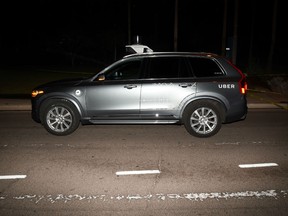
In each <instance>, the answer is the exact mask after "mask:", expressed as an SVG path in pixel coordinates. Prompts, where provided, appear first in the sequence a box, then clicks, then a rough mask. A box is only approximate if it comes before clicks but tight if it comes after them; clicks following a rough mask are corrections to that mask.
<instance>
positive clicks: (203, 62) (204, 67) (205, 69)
mask: <svg viewBox="0 0 288 216" xmlns="http://www.w3.org/2000/svg"><path fill="white" fill-rule="evenodd" d="M188 59H189V62H190V64H191V67H192V72H193V74H194V75H195V76H196V77H215V76H223V75H224V74H223V72H222V70H221V69H220V68H219V66H218V65H217V64H216V62H214V61H213V60H211V59H207V58H188Z"/></svg>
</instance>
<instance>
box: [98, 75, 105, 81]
mask: <svg viewBox="0 0 288 216" xmlns="http://www.w3.org/2000/svg"><path fill="white" fill-rule="evenodd" d="M104 80H105V75H104V74H100V75H99V76H98V77H97V81H104Z"/></svg>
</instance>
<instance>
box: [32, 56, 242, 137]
mask: <svg viewBox="0 0 288 216" xmlns="http://www.w3.org/2000/svg"><path fill="white" fill-rule="evenodd" d="M246 90H247V85H246V79H245V76H244V75H243V74H242V72H241V71H240V70H239V69H237V68H236V67H235V66H234V65H232V64H231V63H230V62H228V61H227V60H226V59H225V58H223V57H220V56H218V55H215V54H210V53H176V52H171V53H164V52H162V53H155V52H154V53H153V52H150V53H142V54H133V55H129V56H125V57H124V58H123V59H121V60H119V61H117V62H115V63H114V64H112V65H110V66H109V67H107V68H106V69H104V70H103V71H101V72H100V73H98V74H96V75H95V76H93V77H91V78H88V79H81V80H68V81H57V82H53V83H48V84H45V85H41V86H39V87H37V88H35V89H34V90H33V92H32V118H33V119H34V120H35V121H36V122H39V123H41V124H42V125H43V126H44V127H45V128H46V130H47V131H49V132H50V133H52V134H54V135H68V134H71V133H72V132H73V131H75V130H76V129H77V128H78V126H79V123H80V122H81V123H82V124H183V125H184V126H185V128H186V130H187V131H188V132H189V133H190V134H192V135H194V136H197V137H210V136H213V135H215V134H216V133H217V132H218V131H219V130H220V128H221V125H222V123H228V122H234V121H238V120H241V119H244V118H245V117H246V113H247V104H246Z"/></svg>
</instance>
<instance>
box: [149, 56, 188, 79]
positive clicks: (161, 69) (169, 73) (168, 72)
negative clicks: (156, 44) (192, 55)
mask: <svg viewBox="0 0 288 216" xmlns="http://www.w3.org/2000/svg"><path fill="white" fill-rule="evenodd" d="M148 73H149V75H148V76H149V78H182V77H191V76H192V74H191V73H190V71H189V70H188V67H187V64H186V63H185V61H184V59H183V58H179V57H155V58H150V59H149V72H148Z"/></svg>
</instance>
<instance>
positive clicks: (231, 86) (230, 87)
mask: <svg viewBox="0 0 288 216" xmlns="http://www.w3.org/2000/svg"><path fill="white" fill-rule="evenodd" d="M218 88H225V89H232V88H235V85H234V84H218Z"/></svg>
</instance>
